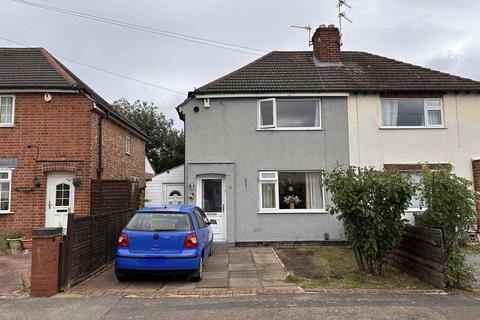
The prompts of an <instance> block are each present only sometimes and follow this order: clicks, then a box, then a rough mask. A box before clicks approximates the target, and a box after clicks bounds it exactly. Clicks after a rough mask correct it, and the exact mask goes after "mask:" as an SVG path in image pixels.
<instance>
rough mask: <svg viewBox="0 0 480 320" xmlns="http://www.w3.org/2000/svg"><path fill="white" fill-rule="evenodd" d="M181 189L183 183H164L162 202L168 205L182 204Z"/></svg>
mask: <svg viewBox="0 0 480 320" xmlns="http://www.w3.org/2000/svg"><path fill="white" fill-rule="evenodd" d="M183 189H184V187H183V184H166V185H165V202H164V203H166V204H168V205H182V204H183Z"/></svg>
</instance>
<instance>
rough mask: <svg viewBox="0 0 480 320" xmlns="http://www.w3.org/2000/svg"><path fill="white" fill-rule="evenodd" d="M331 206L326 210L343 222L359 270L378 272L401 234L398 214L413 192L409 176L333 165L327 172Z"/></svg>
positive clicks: (403, 221) (405, 205)
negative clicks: (335, 167)
mask: <svg viewBox="0 0 480 320" xmlns="http://www.w3.org/2000/svg"><path fill="white" fill-rule="evenodd" d="M325 184H326V187H327V190H328V191H329V192H330V194H331V196H332V201H333V203H334V206H329V207H328V210H329V212H330V213H331V214H332V215H334V214H338V216H337V218H338V219H339V220H341V221H342V222H343V225H344V227H345V232H346V235H347V242H348V243H349V244H350V245H351V246H352V249H353V253H354V255H355V258H356V261H357V265H358V267H359V270H360V271H361V272H362V273H368V274H381V273H382V267H383V265H384V263H385V262H386V259H387V257H388V256H389V255H390V253H391V252H392V250H393V248H394V247H395V246H397V245H398V244H399V242H400V240H401V238H402V235H403V232H404V226H405V220H404V219H402V214H403V213H404V211H405V210H406V209H407V208H408V206H409V203H410V199H411V198H412V196H413V195H414V194H415V190H416V188H415V186H414V185H413V184H412V183H411V182H410V179H409V177H406V176H402V175H400V174H398V173H396V172H383V171H378V170H374V169H373V168H363V169H360V168H358V169H357V168H355V167H349V168H347V169H341V168H337V169H335V170H334V171H332V172H331V173H329V174H327V176H326V179H325Z"/></svg>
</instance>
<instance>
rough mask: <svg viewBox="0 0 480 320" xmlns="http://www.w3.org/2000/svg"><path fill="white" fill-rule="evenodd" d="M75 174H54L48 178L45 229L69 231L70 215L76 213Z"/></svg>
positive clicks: (50, 174)
mask: <svg viewBox="0 0 480 320" xmlns="http://www.w3.org/2000/svg"><path fill="white" fill-rule="evenodd" d="M73 178H74V174H73V173H65V172H52V173H49V174H48V176H47V197H46V198H47V203H46V214H45V227H55V228H57V227H61V228H63V232H64V233H66V231H67V221H68V214H69V213H70V212H73V211H74V199H75V188H74V187H73V183H72V181H73Z"/></svg>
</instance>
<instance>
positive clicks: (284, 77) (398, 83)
mask: <svg viewBox="0 0 480 320" xmlns="http://www.w3.org/2000/svg"><path fill="white" fill-rule="evenodd" d="M341 60H342V63H341V65H330V66H321V65H319V64H318V63H315V61H314V57H313V52H312V51H273V52H270V53H268V54H267V55H265V56H263V57H261V58H260V59H258V60H255V61H254V62H252V63H250V64H248V65H246V66H244V67H242V68H240V69H238V70H236V71H234V72H232V73H230V74H227V75H226V76H224V77H221V78H219V79H217V80H215V81H213V82H210V83H208V84H206V85H204V86H202V87H200V88H198V89H196V90H195V91H194V93H262V92H321V91H407V90H408V91H420V90H428V91H430V90H432V91H450V90H471V91H480V82H478V81H474V80H471V79H466V78H462V77H458V76H454V75H451V74H448V73H443V72H439V71H435V70H431V69H428V68H423V67H420V66H416V65H412V64H408V63H405V62H401V61H397V60H393V59H389V58H385V57H382V56H379V55H374V54H371V53H366V52H359V51H343V52H342V53H341Z"/></svg>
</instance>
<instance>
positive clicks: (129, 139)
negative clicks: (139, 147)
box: [125, 130, 132, 154]
mask: <svg viewBox="0 0 480 320" xmlns="http://www.w3.org/2000/svg"><path fill="white" fill-rule="evenodd" d="M131 149H132V135H131V133H130V131H128V130H127V131H126V132H125V153H126V154H130V152H131Z"/></svg>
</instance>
